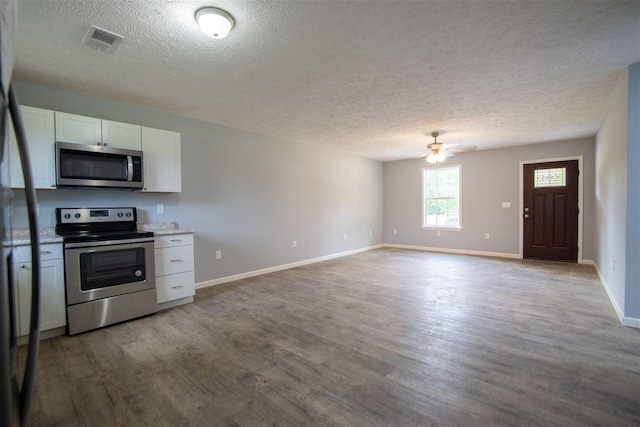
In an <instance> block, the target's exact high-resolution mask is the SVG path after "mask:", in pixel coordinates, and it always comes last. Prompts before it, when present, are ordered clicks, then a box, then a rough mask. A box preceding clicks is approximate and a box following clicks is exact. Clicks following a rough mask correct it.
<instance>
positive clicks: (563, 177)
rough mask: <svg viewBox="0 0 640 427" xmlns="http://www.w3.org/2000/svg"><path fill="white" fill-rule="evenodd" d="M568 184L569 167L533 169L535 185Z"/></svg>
mask: <svg viewBox="0 0 640 427" xmlns="http://www.w3.org/2000/svg"><path fill="white" fill-rule="evenodd" d="M566 185H567V168H553V169H536V170H535V171H533V186H534V187H535V188H541V187H565V186H566Z"/></svg>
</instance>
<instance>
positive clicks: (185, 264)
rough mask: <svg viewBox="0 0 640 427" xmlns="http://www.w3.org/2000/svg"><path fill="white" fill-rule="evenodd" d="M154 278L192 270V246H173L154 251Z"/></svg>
mask: <svg viewBox="0 0 640 427" xmlns="http://www.w3.org/2000/svg"><path fill="white" fill-rule="evenodd" d="M155 255H156V256H155V261H156V277H157V276H165V275H167V274H176V273H184V272H185V271H192V270H193V246H175V247H170V248H160V249H156V250H155Z"/></svg>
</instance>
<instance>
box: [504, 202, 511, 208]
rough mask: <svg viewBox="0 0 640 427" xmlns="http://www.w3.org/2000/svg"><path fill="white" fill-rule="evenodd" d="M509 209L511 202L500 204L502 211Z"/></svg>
mask: <svg viewBox="0 0 640 427" xmlns="http://www.w3.org/2000/svg"><path fill="white" fill-rule="evenodd" d="M510 207H511V202H502V209H507V208H510Z"/></svg>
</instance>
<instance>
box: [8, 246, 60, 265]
mask: <svg viewBox="0 0 640 427" xmlns="http://www.w3.org/2000/svg"><path fill="white" fill-rule="evenodd" d="M60 258H62V243H49V244H41V245H40V261H47V260H50V259H60ZM15 260H16V262H31V246H30V245H25V246H18V247H17V248H16V252H15Z"/></svg>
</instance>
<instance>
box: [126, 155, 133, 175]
mask: <svg viewBox="0 0 640 427" xmlns="http://www.w3.org/2000/svg"><path fill="white" fill-rule="evenodd" d="M127 181H133V157H131V156H127Z"/></svg>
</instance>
